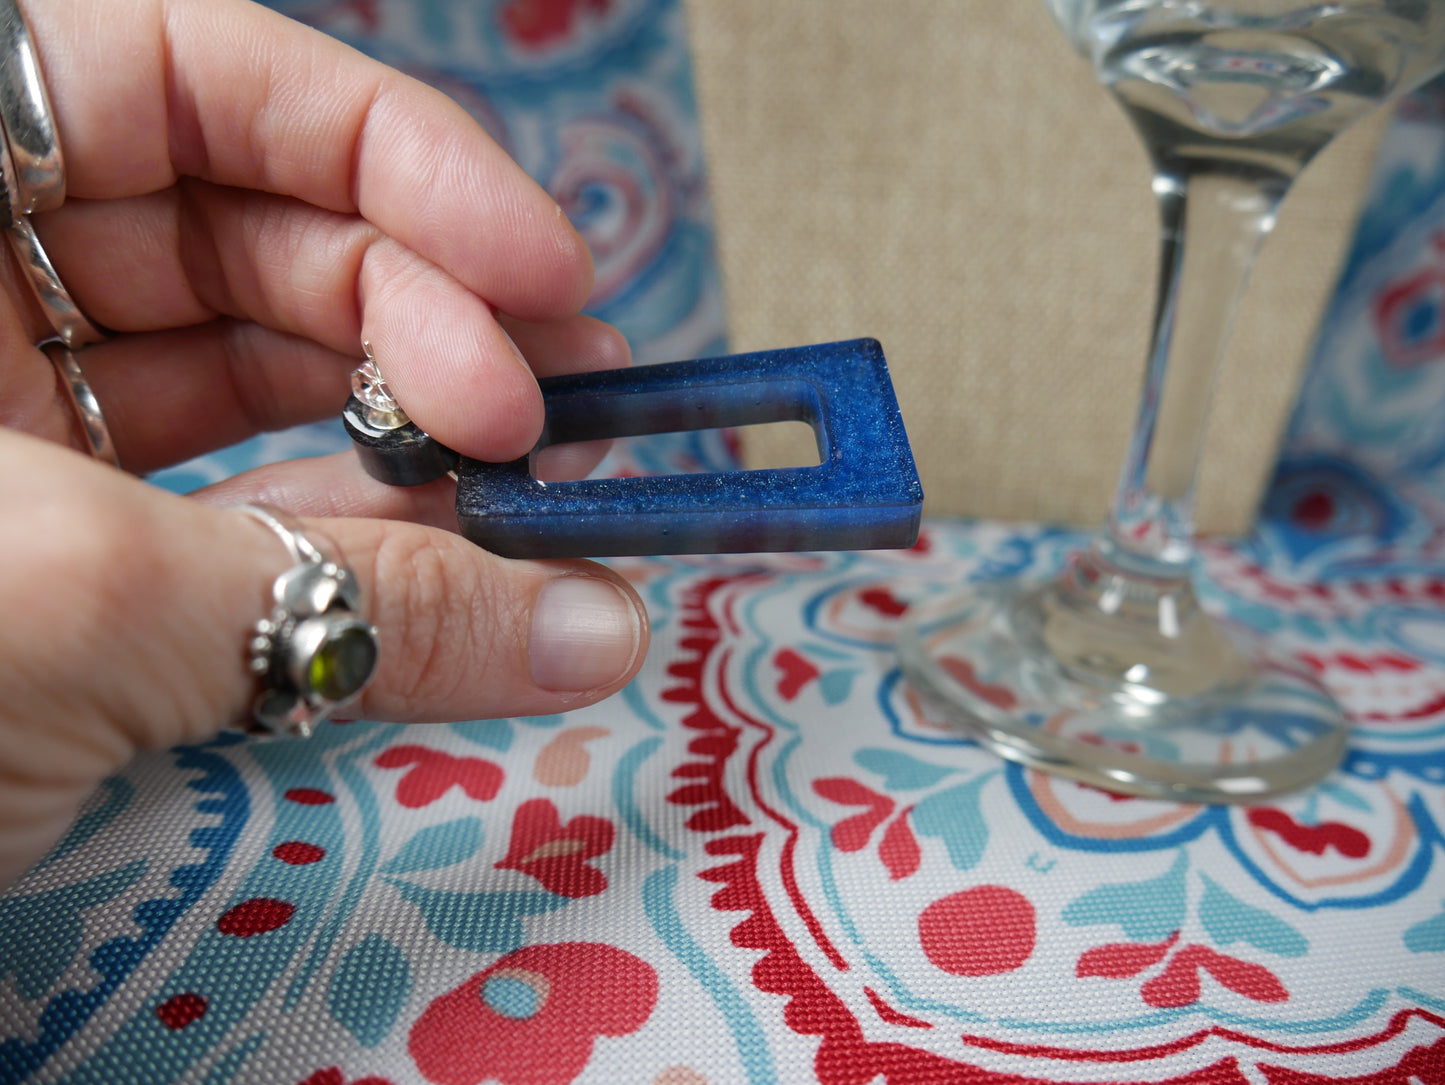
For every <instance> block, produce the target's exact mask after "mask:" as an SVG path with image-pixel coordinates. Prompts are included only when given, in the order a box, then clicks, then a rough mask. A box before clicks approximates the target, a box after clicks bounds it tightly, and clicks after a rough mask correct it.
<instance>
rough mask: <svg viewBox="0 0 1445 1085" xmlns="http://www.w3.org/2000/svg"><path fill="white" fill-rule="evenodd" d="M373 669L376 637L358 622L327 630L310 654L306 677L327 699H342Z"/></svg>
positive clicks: (374, 666) (348, 695) (362, 682)
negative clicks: (322, 639) (311, 654)
mask: <svg viewBox="0 0 1445 1085" xmlns="http://www.w3.org/2000/svg"><path fill="white" fill-rule="evenodd" d="M375 669H376V639H375V638H374V637H373V636H372V634H371V631H370V630H369V629H366V628H364V627H361V626H355V625H350V626H343V627H342V628H340V629H336V630H333V631H331V632H330V633H328V634H327V637H326V639H325V640H324V641H322V642H321V647H320V648H318V649H317V650H316V653H315V654H314V655H313V656H312V657H311V662H310V663H309V664H308V665H307V668H306V677H307V680H308V681H309V683H310V685H311V688H312V690H314V691H315V692H316V693H317V694H319V695H320V696H322V697H325V698H326V699H327V700H328V701H344V700H346V698H348V697H350V696H352V695H353V694H355V693H357V692H358V691H359V690H360V689H361V687H362V686H364V685H366V680H367V679H368V678H370V677H371V672H372V671H373V670H375Z"/></svg>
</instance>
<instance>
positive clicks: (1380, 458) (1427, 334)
mask: <svg viewBox="0 0 1445 1085" xmlns="http://www.w3.org/2000/svg"><path fill="white" fill-rule="evenodd" d="M1442 362H1445V78H1441V79H1437V80H1436V81H1435V82H1434V83H1431V84H1429V85H1427V86H1426V87H1424V88H1423V89H1421V90H1419V91H1417V92H1416V93H1414V94H1413V95H1411V96H1410V97H1408V98H1406V99H1405V100H1404V101H1403V102H1402V103H1401V104H1400V106H1399V108H1398V109H1397V110H1396V114H1395V118H1394V121H1393V123H1392V125H1391V127H1390V129H1389V130H1388V132H1387V133H1386V135H1385V138H1384V140H1383V142H1382V143H1381V146H1380V151H1379V163H1378V165H1377V166H1376V169H1375V174H1374V179H1373V182H1372V184H1371V188H1370V191H1369V193H1368V195H1367V197H1366V202H1365V206H1364V208H1363V210H1362V211H1361V214H1360V219H1359V223H1358V227H1357V229H1356V233H1355V238H1354V242H1353V244H1352V246H1351V248H1350V251H1349V254H1348V256H1347V258H1346V261H1345V266H1344V269H1343V271H1342V273H1341V275H1340V280H1339V282H1338V284H1337V285H1336V288H1335V294H1334V297H1333V299H1332V300H1331V301H1330V303H1329V305H1328V306H1327V309H1326V313H1325V316H1324V319H1323V320H1322V322H1321V325H1320V330H1319V334H1318V336H1317V338H1316V343H1315V349H1314V356H1313V358H1312V360H1311V363H1310V366H1309V368H1308V370H1307V373H1306V378H1305V382H1304V386H1303V388H1302V390H1301V394H1300V399H1299V402H1298V404H1297V406H1296V409H1295V413H1294V418H1293V420H1292V422H1291V425H1290V430H1289V433H1288V435H1287V437H1286V440H1285V443H1284V448H1283V450H1282V454H1281V457H1280V464H1279V468H1278V473H1277V476H1276V478H1275V481H1274V485H1273V487H1272V489H1271V492H1270V494H1269V497H1268V500H1267V502H1266V508H1265V513H1266V517H1267V518H1268V519H1269V520H1272V521H1276V522H1278V523H1282V524H1286V525H1288V524H1298V525H1303V526H1305V527H1307V528H1310V529H1315V530H1318V529H1327V530H1328V532H1329V534H1331V535H1335V536H1340V535H1346V534H1355V535H1358V536H1361V537H1368V536H1374V537H1375V538H1376V539H1378V540H1380V541H1383V542H1385V543H1388V544H1391V545H1396V544H1405V545H1409V544H1411V543H1412V542H1415V541H1418V540H1419V539H1420V538H1422V537H1425V536H1428V535H1430V534H1431V533H1432V532H1434V531H1437V530H1438V529H1439V527H1440V525H1442V524H1445V365H1442Z"/></svg>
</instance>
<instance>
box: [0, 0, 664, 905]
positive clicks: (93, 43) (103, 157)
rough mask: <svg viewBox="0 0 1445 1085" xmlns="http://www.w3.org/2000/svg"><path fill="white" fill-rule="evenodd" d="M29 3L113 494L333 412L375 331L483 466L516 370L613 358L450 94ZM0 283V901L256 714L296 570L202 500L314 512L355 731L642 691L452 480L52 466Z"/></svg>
mask: <svg viewBox="0 0 1445 1085" xmlns="http://www.w3.org/2000/svg"><path fill="white" fill-rule="evenodd" d="M23 9H24V11H25V14H26V16H27V19H28V22H29V26H30V32H31V35H32V37H33V39H34V41H35V44H36V47H37V50H38V52H39V54H40V60H41V65H42V69H43V72H44V76H45V81H46V84H47V87H48V89H49V92H50V98H51V103H52V106H53V109H54V113H55V117H56V125H57V128H58V130H59V134H60V139H61V143H62V147H63V150H64V153H65V161H66V167H67V178H68V193H69V194H68V198H67V201H66V203H65V204H64V205H63V206H62V207H60V208H59V209H58V210H55V211H50V212H45V213H42V214H38V215H36V216H35V217H34V224H35V226H36V229H37V232H38V233H39V235H40V238H41V240H42V242H43V243H44V245H45V247H46V250H47V251H48V253H49V255H50V257H51V260H52V261H53V262H54V264H55V266H56V269H57V271H58V272H59V274H60V277H61V278H62V280H63V281H64V282H65V284H66V286H67V287H68V288H69V290H70V292H71V294H72V295H73V296H74V297H75V299H76V301H77V302H78V303H79V304H80V306H81V307H82V309H84V311H85V312H86V313H87V315H88V316H89V317H90V318H91V319H92V320H93V321H95V322H96V323H98V324H100V325H103V326H105V327H106V328H108V329H110V330H112V331H114V332H116V333H118V334H117V335H116V337H114V338H112V339H110V340H108V341H107V342H105V343H102V344H99V345H96V346H91V347H87V348H85V349H84V350H83V351H81V352H80V353H79V354H78V357H79V359H80V361H81V362H82V364H83V366H84V369H85V372H86V375H87V378H88V379H89V381H90V383H91V385H92V386H93V387H94V389H95V392H96V396H97V398H98V400H99V402H100V404H101V406H102V409H103V410H104V413H105V417H106V420H107V422H108V424H109V427H110V430H111V433H112V436H113V438H114V442H115V445H116V448H117V450H118V453H119V456H120V459H121V463H122V465H123V466H124V467H126V468H127V469H129V470H131V471H136V472H145V471H149V470H153V469H155V468H157V467H160V466H163V465H165V464H169V463H173V462H176V461H178V460H182V459H185V458H188V457H190V456H193V455H196V454H198V453H201V452H205V451H208V450H210V449H214V448H217V447H221V446H223V445H227V444H230V443H232V442H234V441H236V440H239V439H241V438H244V437H246V436H248V435H250V434H252V433H254V432H257V431H258V430H263V429H273V428H278V427H281V426H287V425H291V424H294V423H298V422H302V421H307V420H310V419H315V418H321V417H326V416H330V415H335V414H336V413H338V412H339V410H340V408H341V405H342V403H343V402H344V401H345V398H346V395H347V378H348V375H349V373H350V371H351V369H352V368H353V367H354V366H355V365H356V364H357V360H358V359H359V357H360V354H361V350H360V343H361V340H362V338H363V337H364V338H366V339H369V340H370V341H371V343H372V344H373V347H374V349H375V352H376V356H377V358H378V360H379V361H380V363H381V365H382V366H383V369H384V372H385V374H386V377H387V379H388V381H389V383H390V384H391V385H392V387H393V388H394V390H395V391H396V394H397V397H398V399H399V400H400V402H401V403H402V404H403V405H404V406H405V407H406V409H407V412H408V413H409V414H410V415H411V417H412V418H413V419H414V420H415V421H416V422H417V424H418V425H420V426H421V427H422V428H423V429H425V430H427V431H428V432H430V433H432V434H433V435H434V436H436V437H437V439H438V440H440V441H442V442H443V443H444V444H447V445H449V446H451V447H453V448H455V449H457V450H458V451H460V452H462V453H463V454H464V455H468V456H472V457H476V458H481V459H489V460H504V459H510V458H514V457H516V456H519V455H522V454H524V453H525V452H526V451H527V450H528V449H530V448H531V447H532V445H533V444H534V443H535V442H536V440H537V437H538V436H539V434H540V429H541V424H542V405H541V399H540V395H539V393H538V390H537V387H536V382H535V378H534V373H536V374H546V373H556V372H564V371H573V370H578V369H591V368H610V367H614V366H618V365H624V364H626V362H627V348H626V344H625V343H624V341H623V340H622V339H621V337H620V336H619V335H618V334H617V333H616V332H615V331H614V330H612V329H610V328H608V327H607V326H605V325H602V324H600V323H599V322H597V321H594V320H591V319H589V318H586V317H583V316H580V315H578V310H579V309H580V307H581V305H582V304H583V302H584V301H585V299H586V297H587V294H588V292H589V290H590V286H591V266H590V261H589V258H588V254H587V252H586V249H585V246H584V245H583V243H582V241H581V239H580V238H579V237H578V236H577V235H576V233H575V232H574V231H573V230H572V229H571V227H570V226H569V225H568V223H567V222H566V220H565V218H564V217H563V215H562V214H561V212H560V210H559V209H558V208H557V207H556V205H555V203H554V202H553V201H552V200H551V199H550V198H549V197H548V196H547V195H546V194H545V193H544V192H543V191H542V190H541V189H539V188H538V187H537V186H535V185H534V184H533V183H532V182H531V181H530V180H529V179H528V178H527V177H526V176H525V175H524V174H523V173H522V172H521V170H520V169H519V168H518V167H517V166H516V165H515V164H514V163H512V162H511V161H510V160H509V159H508V158H507V157H506V156H505V155H504V154H503V153H502V151H501V150H500V149H499V148H498V147H497V146H496V145H495V144H494V143H492V142H491V141H490V140H489V139H488V138H487V136H486V135H485V134H484V133H483V132H482V131H481V129H480V128H479V127H478V126H477V125H476V124H475V123H474V122H473V121H472V120H471V119H470V118H469V117H468V116H467V115H466V114H465V113H464V112H463V111H462V110H461V109H460V108H459V107H457V106H456V105H454V104H453V103H451V102H450V101H449V100H447V99H446V98H445V97H443V96H442V95H440V94H438V93H436V92H434V91H432V90H430V89H428V88H426V87H424V86H422V85H421V84H419V83H417V82H415V81H413V80H410V79H407V78H406V77H404V76H401V75H399V74H398V73H396V72H393V71H390V70H389V69H387V68H385V67H383V66H381V65H379V64H376V63H374V62H372V61H370V60H368V59H366V58H365V57H363V56H361V55H360V54H358V53H356V52H354V51H352V50H350V49H348V48H347V47H345V46H343V45H341V44H339V43H337V42H335V41H333V40H331V39H329V38H327V37H325V36H323V35H320V34H318V33H315V32H312V31H310V30H307V29H306V28H304V27H301V26H300V25H298V24H295V23H292V22H290V21H288V20H286V19H284V18H282V17H280V16H278V15H276V14H274V13H272V12H270V11H267V10H265V9H263V8H260V7H256V6H253V5H250V4H247V3H243V2H240V0H145V2H139V0H123V2H122V0H45V2H44V3H39V2H37V0H28V2H26V3H25V4H23ZM99 25H104V26H105V27H106V32H105V34H96V33H95V32H94V31H95V28H96V27H97V26H99ZM19 274H20V273H19V271H18V269H16V268H15V267H14V265H13V263H9V262H7V274H6V277H5V279H4V282H3V284H0V285H3V293H0V389H3V395H0V423H3V425H4V426H5V427H7V429H0V507H3V508H4V509H5V510H6V513H5V516H4V517H3V518H0V554H4V555H5V561H4V562H0V606H3V609H4V613H6V614H7V615H8V616H9V617H8V618H7V620H6V621H5V623H3V627H0V689H3V690H4V691H5V692H4V695H3V698H0V781H3V783H0V884H4V883H6V882H8V881H9V880H10V879H11V878H13V877H14V876H15V875H17V874H18V873H20V872H21V871H22V870H23V869H24V868H25V866H26V865H27V864H28V863H29V862H31V861H33V860H34V859H35V858H36V857H38V856H39V855H40V854H41V853H42V852H43V850H44V849H45V847H47V846H48V845H49V843H51V842H52V841H53V840H54V839H55V837H56V836H58V834H59V833H60V832H62V831H63V830H64V828H65V825H66V824H67V823H68V821H69V820H70V818H71V817H72V816H73V815H74V812H75V809H76V807H77V806H78V804H79V803H80V801H81V800H82V799H83V798H84V796H85V795H86V794H87V793H88V791H89V790H90V789H91V788H92V787H93V786H94V785H95V783H96V782H98V781H99V780H100V779H101V778H103V777H104V776H105V775H106V774H108V773H111V772H113V771H115V770H116V769H117V768H119V767H120V766H121V765H122V764H124V762H125V761H126V760H127V759H128V758H129V757H130V756H131V755H132V753H133V752H134V751H136V750H137V749H140V748H157V747H165V746H168V745H171V744H174V743H177V742H182V741H195V740H198V739H203V738H206V737H208V736H209V735H210V734H212V733H214V732H215V731H216V730H218V729H219V728H221V727H223V726H226V725H227V724H229V723H232V722H234V721H237V720H240V719H243V718H244V717H245V716H246V715H247V713H248V711H249V705H250V703H251V699H252V697H253V696H254V694H255V681H254V679H253V678H252V677H250V676H249V675H248V673H247V671H246V669H245V645H246V642H247V639H248V635H249V631H250V629H251V627H252V626H253V625H254V623H255V622H256V620H257V619H258V618H260V617H262V616H263V615H264V613H265V611H266V610H267V609H268V607H269V600H270V585H271V583H272V581H273V580H274V578H275V577H276V576H277V575H278V574H279V573H280V572H281V571H283V570H284V569H285V568H287V567H288V566H289V565H291V560H290V558H289V557H288V555H287V553H286V551H285V550H284V548H283V547H282V545H281V543H280V541H279V540H278V539H277V538H276V537H275V536H274V535H272V534H271V533H270V532H269V531H267V530H266V529H265V528H264V527H263V526H261V525H260V524H258V523H256V522H255V521H252V520H250V519H248V518H246V517H243V516H241V515H240V514H238V513H236V512H233V511H225V510H223V509H221V508H219V507H218V506H220V505H225V504H233V503H237V502H241V501H255V500H260V501H266V502H270V503H272V504H275V505H279V506H281V507H283V508H286V509H288V510H289V511H291V512H293V513H296V514H298V515H301V516H302V517H310V518H313V519H303V524H305V525H307V526H309V527H311V528H319V529H321V530H322V531H324V532H325V534H327V535H328V536H329V537H330V538H332V539H333V540H335V542H336V543H337V544H338V547H339V549H340V552H341V553H342V554H343V555H344V556H345V559H346V560H347V562H349V564H350V565H351V566H352V568H353V569H354V570H355V572H356V573H357V575H358V578H359V579H360V580H361V582H362V588H363V591H364V593H365V594H366V597H367V598H368V599H369V601H370V617H371V619H372V621H374V622H375V624H376V626H377V627H378V630H379V636H380V649H381V663H380V667H379V670H378V672H377V675H376V677H375V679H374V681H373V683H372V684H371V685H370V687H369V688H368V689H367V690H366V692H365V693H364V694H363V696H362V698H361V699H360V700H359V701H358V702H357V703H356V704H355V705H353V706H350V707H349V708H348V710H347V711H348V714H351V715H356V716H365V717H368V718H379V719H391V720H438V719H471V718H487V717H492V716H502V715H528V714H537V713H551V712H557V711H560V710H562V709H565V708H569V707H575V706H578V705H582V704H587V703H590V702H592V701H595V700H598V699H600V698H601V697H604V696H606V695H608V694H610V693H612V692H615V691H616V690H617V689H618V688H620V687H621V686H622V685H623V684H624V683H625V682H626V681H628V680H629V679H630V678H631V677H632V675H633V674H634V673H635V672H636V670H637V668H638V667H639V666H640V663H641V659H642V656H643V654H644V653H645V650H646V642H647V625H646V617H645V614H644V612H643V609H642V606H641V603H640V601H639V600H638V598H637V596H636V593H634V592H633V591H632V590H631V588H630V587H628V586H627V585H626V584H625V582H623V581H622V580H621V579H620V578H618V577H617V576H616V575H615V574H613V573H611V572H609V571H608V570H606V569H604V568H602V567H600V566H597V565H593V564H590V563H586V562H546V563H544V562H525V561H506V560H503V559H500V558H497V557H494V556H492V555H490V554H487V553H485V552H483V551H481V550H480V549H478V548H477V547H475V546H473V545H472V544H470V543H467V542H464V541H462V540H461V539H459V538H457V537H456V536H455V535H452V534H450V533H448V532H447V531H445V530H443V529H444V528H446V527H449V526H454V522H455V521H454V515H453V511H452V506H451V503H452V500H453V493H452V489H451V485H450V483H448V482H445V481H443V482H438V483H433V484H431V485H429V486H424V487H418V488H415V489H407V490H399V489H393V488H390V487H386V486H382V485H380V484H378V483H375V482H374V481H372V480H371V479H369V478H367V477H366V476H365V475H364V474H363V473H362V472H361V471H360V469H359V467H358V465H357V463H356V460H355V457H354V456H352V455H350V454H346V455H342V456H337V457H330V458H323V459H320V460H308V461H298V462H292V463H285V464H277V465H272V466H270V467H267V468H263V469H260V470H258V471H254V472H249V473H247V474H246V475H242V476H238V477H237V478H235V479H232V480H228V481H227V482H226V483H223V484H221V485H219V486H216V487H212V488H210V489H209V490H207V491H202V492H200V493H198V494H196V495H194V498H192V499H183V498H178V497H175V496H173V495H170V494H166V493H164V492H161V491H159V490H156V489H155V488H153V487H150V486H147V485H146V484H144V483H142V482H139V481H137V480H136V479H134V478H131V477H129V476H127V475H124V474H122V473H120V472H117V471H114V470H112V469H109V468H106V467H104V466H103V465H100V464H97V463H95V462H94V461H91V460H89V459H88V458H86V457H83V456H81V455H78V454H76V453H75V452H74V451H71V450H68V449H66V448H63V447H60V446H62V445H68V446H70V447H71V449H74V448H79V447H82V443H81V440H80V437H79V434H78V431H77V429H76V424H75V419H74V417H73V415H72V413H71V411H70V410H69V407H68V405H67V404H66V403H65V401H64V400H63V399H62V397H61V396H60V394H59V392H58V390H57V384H56V377H55V372H54V370H53V368H52V367H51V365H50V363H49V361H48V360H47V359H46V358H45V356H44V355H43V354H42V353H41V352H40V351H39V350H37V349H36V348H35V347H34V346H33V345H32V344H34V343H35V342H36V341H38V340H40V339H42V338H44V337H45V336H46V335H47V334H48V332H49V327H48V325H47V323H46V318H45V315H44V313H43V311H42V310H41V309H40V308H39V307H38V305H37V304H36V302H35V300H34V297H33V295H32V294H31V293H30V291H29V288H28V285H27V284H26V283H25V282H24V281H22V280H21V279H20V278H19ZM37 438H41V439H37ZM320 518H324V519H320Z"/></svg>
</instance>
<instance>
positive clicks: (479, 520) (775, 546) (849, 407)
mask: <svg viewBox="0 0 1445 1085" xmlns="http://www.w3.org/2000/svg"><path fill="white" fill-rule="evenodd" d="M539 383H540V385H541V388H542V396H543V400H544V402H545V404H546V412H547V421H546V427H545V429H544V431H543V435H542V439H541V441H540V442H538V445H537V447H536V448H535V449H533V451H532V454H531V455H529V456H526V457H523V458H521V459H518V460H514V461H512V462H510V463H501V464H491V463H481V462H478V461H475V460H469V459H465V458H463V459H461V460H460V461H459V462H458V463H457V465H456V472H457V519H458V522H459V524H460V527H461V531H462V534H463V535H465V536H466V537H467V538H468V539H470V540H471V541H473V542H475V543H477V544H478V545H479V546H482V547H485V548H486V549H487V550H490V551H492V552H493V553H496V554H500V555H502V556H504V557H526V558H560V557H607V556H613V555H622V554H713V553H731V552H744V551H785V550H861V549H894V548H903V547H908V546H911V545H913V543H914V541H915V540H916V539H917V536H918V523H919V517H920V515H921V512H922V507H923V488H922V486H921V485H920V483H919V481H918V472H917V469H916V468H915V466H914V463H913V453H912V450H911V449H910V448H909V445H908V437H907V434H906V433H905V432H904V428H903V420H902V417H901V416H900V414H899V410H898V401H897V399H896V397H895V396H894V393H893V385H892V383H891V381H890V380H889V377H888V366H887V362H886V361H885V359H884V357H883V350H882V348H881V347H880V346H879V345H878V343H877V342H876V341H874V340H872V339H858V340H852V341H850V342H844V343H827V344H822V345H818V346H807V347H794V348H790V349H786V350H770V351H760V352H758V353H754V354H737V355H731V356H727V357H721V358H704V359H699V360H696V361H688V362H669V363H666V364H662V365H648V366H634V367H632V368H630V369H618V370H608V371H605V372H594V373H579V374H574V375H571V376H563V377H550V378H546V379H543V380H542V381H540V382H539ZM786 421H800V422H805V423H807V424H808V425H810V426H811V427H812V429H813V431H814V434H815V435H816V437H817V441H818V451H819V457H820V461H821V462H820V463H819V464H818V465H817V466H813V467H787V468H767V469H761V470H753V471H724V472H710V473H701V474H678V475H660V476H652V477H645V478H590V479H580V480H577V481H569V482H547V483H543V482H541V481H539V480H538V479H537V478H536V477H535V476H534V475H533V464H534V463H535V460H536V454H537V453H538V452H539V451H541V449H543V448H545V447H547V446H548V445H558V444H569V443H571V442H574V441H593V440H599V439H603V438H611V437H635V436H641V435H644V434H656V433H675V432H682V431H689V430H701V429H713V428H717V427H723V426H749V425H758V424H762V423H768V422H786ZM413 428H414V427H413ZM353 436H354V437H355V436H356V434H355V433H353ZM380 453H381V455H382V456H383V458H384V457H385V455H386V448H385V445H384V440H383V442H382V447H381V450H380ZM372 454H373V456H375V455H376V454H377V453H376V450H373V452H372ZM403 454H404V455H411V454H412V453H411V452H406V453H403ZM368 469H369V470H372V466H371V465H370V464H368ZM373 473H374V474H378V472H377V471H376V470H373ZM394 473H395V472H394ZM403 473H404V472H403ZM378 477H383V476H382V475H380V474H378ZM390 481H397V480H396V479H391V480H390Z"/></svg>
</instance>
